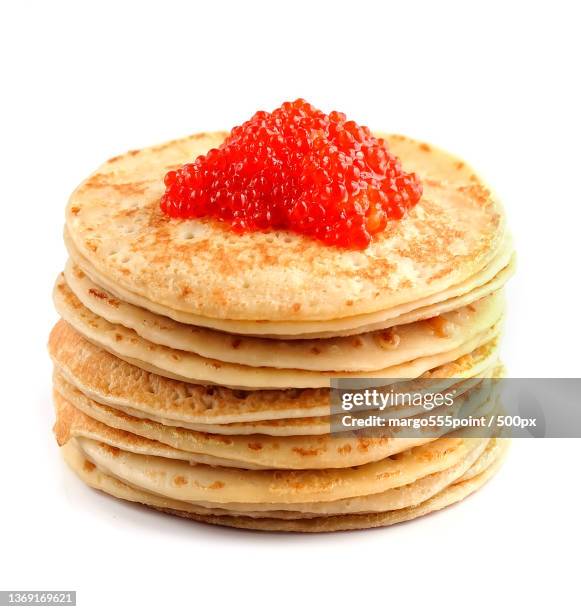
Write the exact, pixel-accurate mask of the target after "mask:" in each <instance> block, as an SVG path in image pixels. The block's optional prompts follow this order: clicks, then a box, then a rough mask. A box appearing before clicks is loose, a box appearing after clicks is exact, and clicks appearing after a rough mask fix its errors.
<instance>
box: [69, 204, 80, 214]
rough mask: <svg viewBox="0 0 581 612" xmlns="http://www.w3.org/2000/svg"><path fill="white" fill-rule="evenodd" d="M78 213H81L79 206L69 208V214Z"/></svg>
mask: <svg viewBox="0 0 581 612" xmlns="http://www.w3.org/2000/svg"><path fill="white" fill-rule="evenodd" d="M80 211H81V207H80V206H72V207H71V212H72V213H73V215H78V214H79V212H80Z"/></svg>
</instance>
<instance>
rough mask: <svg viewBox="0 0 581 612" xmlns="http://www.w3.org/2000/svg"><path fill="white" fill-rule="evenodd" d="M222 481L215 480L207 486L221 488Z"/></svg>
mask: <svg viewBox="0 0 581 612" xmlns="http://www.w3.org/2000/svg"><path fill="white" fill-rule="evenodd" d="M224 486H225V485H224V483H223V482H222V481H221V480H215V481H214V482H213V483H212V484H211V485H209V486H208V489H223V488H224Z"/></svg>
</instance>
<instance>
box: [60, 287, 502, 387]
mask: <svg viewBox="0 0 581 612" xmlns="http://www.w3.org/2000/svg"><path fill="white" fill-rule="evenodd" d="M54 300H55V305H56V308H57V310H58V312H59V314H60V315H61V316H62V317H63V318H64V319H65V320H66V321H67V322H68V323H69V324H70V325H72V326H73V327H74V328H75V329H76V330H77V331H79V332H80V333H81V334H82V335H83V336H85V337H86V338H88V339H89V340H90V341H92V342H94V343H96V344H98V345H99V346H102V347H103V348H105V349H106V350H108V351H109V352H111V353H113V354H115V355H118V356H120V357H122V358H123V359H125V360H126V361H129V362H130V363H133V364H135V365H138V366H139V367H141V368H142V369H145V370H148V371H150V372H154V373H157V374H161V375H162V376H167V377H169V378H175V379H177V380H183V381H186V382H199V383H203V384H218V385H223V386H226V387H232V388H240V389H242V388H245V389H247V388H250V389H285V388H307V387H311V388H315V387H328V386H329V385H330V382H331V378H347V377H353V378H367V377H370V378H391V379H402V378H416V377H418V376H420V375H421V374H423V373H424V372H426V371H427V370H429V369H432V368H434V367H437V366H438V365H442V364H444V363H447V362H449V361H453V360H454V359H457V358H458V357H461V356H462V355H465V354H467V353H469V352H471V351H473V350H474V349H476V348H477V347H479V346H481V345H482V344H485V343H486V342H489V341H490V340H491V339H492V338H494V337H496V336H497V335H498V334H499V333H500V329H499V328H500V319H501V316H502V311H503V306H504V300H503V296H502V294H494V295H492V296H489V297H487V298H483V299H482V300H480V301H479V302H478V303H477V304H475V305H471V306H468V307H466V308H465V309H461V310H460V311H458V316H456V317H454V318H453V313H448V314H447V315H445V317H446V320H447V321H449V320H452V321H453V323H454V326H453V328H454V329H455V332H456V333H455V334H454V335H453V336H451V337H450V338H448V337H447V336H446V335H445V332H444V333H440V332H439V325H438V327H437V329H436V330H433V329H432V333H431V334H430V336H429V337H428V338H425V341H424V342H423V343H422V342H421V334H420V338H418V342H419V346H418V352H417V353H416V354H417V356H416V357H412V358H411V359H409V361H404V362H401V363H398V361H397V359H396V361H395V363H393V358H392V364H391V366H387V367H384V368H383V369H377V370H373V371H365V372H362V371H361V370H359V371H344V370H332V371H331V370H329V371H322V372H316V371H308V370H303V369H290V368H287V369H282V368H271V367H258V368H254V367H250V366H244V365H240V364H232V363H226V362H223V361H219V360H215V359H209V358H205V357H201V356H199V355H197V354H195V353H187V352H185V351H180V350H177V349H170V348H168V347H164V346H160V345H157V344H153V343H152V342H149V341H147V340H145V339H144V338H141V337H140V336H139V335H137V334H136V333H135V332H134V331H133V330H130V329H128V328H126V327H123V326H121V325H118V324H114V323H110V322H108V321H106V320H105V319H103V318H102V317H99V316H98V315H96V314H95V313H93V312H91V311H89V310H88V309H87V308H85V306H83V305H82V304H81V302H80V301H79V300H78V299H77V298H76V296H75V295H74V294H73V293H72V292H71V291H70V289H68V287H67V285H66V283H65V282H64V280H59V281H57V284H56V285H55V291H54ZM410 325H414V324H410ZM417 325H421V326H422V327H423V328H424V330H425V331H424V334H425V333H427V332H428V330H429V329H430V325H429V323H427V322H421V323H418V324H417ZM402 329H403V328H402ZM402 334H403V331H401V330H400V331H398V335H402ZM358 338H359V337H358ZM256 342H258V340H256ZM261 342H265V340H261ZM321 342H325V341H321ZM372 343H373V341H368V342H367V345H368V346H366V350H367V351H369V350H370V349H371V346H370V345H371V344H372ZM361 346H364V343H363V341H362V344H361ZM353 348H354V349H355V350H357V349H358V348H361V347H359V346H357V347H353ZM395 351H397V348H396V349H392V351H387V352H386V353H387V355H389V354H390V353H393V352H395ZM379 352H380V353H384V351H383V350H380V351H379ZM363 354H364V353H362V355H363ZM305 357H306V356H305ZM386 359H387V357H386Z"/></svg>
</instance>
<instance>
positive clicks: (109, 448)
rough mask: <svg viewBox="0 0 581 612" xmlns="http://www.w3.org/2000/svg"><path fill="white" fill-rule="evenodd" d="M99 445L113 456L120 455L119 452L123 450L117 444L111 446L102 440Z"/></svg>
mask: <svg viewBox="0 0 581 612" xmlns="http://www.w3.org/2000/svg"><path fill="white" fill-rule="evenodd" d="M99 446H100V447H101V448H102V449H103V450H105V451H107V452H108V453H109V454H110V455H113V457H118V456H119V453H120V452H121V451H120V450H119V449H118V448H116V447H115V446H109V445H108V444H105V443H104V442H101V443H100V444H99Z"/></svg>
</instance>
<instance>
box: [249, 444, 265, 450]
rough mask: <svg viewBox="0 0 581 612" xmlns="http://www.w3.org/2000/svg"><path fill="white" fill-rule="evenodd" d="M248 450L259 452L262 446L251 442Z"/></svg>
mask: <svg viewBox="0 0 581 612" xmlns="http://www.w3.org/2000/svg"><path fill="white" fill-rule="evenodd" d="M248 448H249V449H250V450H254V451H259V450H262V444H260V442H249V443H248Z"/></svg>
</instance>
